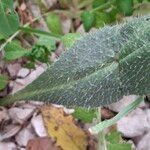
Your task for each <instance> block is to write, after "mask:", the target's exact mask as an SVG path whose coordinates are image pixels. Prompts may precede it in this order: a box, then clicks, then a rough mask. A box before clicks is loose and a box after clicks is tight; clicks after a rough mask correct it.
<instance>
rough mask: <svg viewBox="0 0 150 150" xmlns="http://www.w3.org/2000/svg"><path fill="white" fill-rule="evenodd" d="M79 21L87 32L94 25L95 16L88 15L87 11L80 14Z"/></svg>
mask: <svg viewBox="0 0 150 150" xmlns="http://www.w3.org/2000/svg"><path fill="white" fill-rule="evenodd" d="M81 20H82V22H83V26H84V28H85V31H89V30H90V29H91V27H93V26H94V24H95V16H94V14H93V13H90V12H89V11H84V12H83V13H82V14H81Z"/></svg>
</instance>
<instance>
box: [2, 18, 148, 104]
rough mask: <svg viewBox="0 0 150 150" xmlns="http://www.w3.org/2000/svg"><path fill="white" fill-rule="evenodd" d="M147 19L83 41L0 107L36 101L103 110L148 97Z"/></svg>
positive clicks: (137, 20) (114, 27) (83, 38)
mask: <svg viewBox="0 0 150 150" xmlns="http://www.w3.org/2000/svg"><path fill="white" fill-rule="evenodd" d="M149 81H150V18H149V16H146V17H141V18H134V19H133V20H132V21H129V22H126V23H123V24H120V25H116V26H112V27H110V26H106V27H104V28H102V29H100V30H97V31H95V32H90V33H89V34H87V35H85V36H84V37H82V38H81V39H80V40H78V41H77V42H75V44H74V45H73V46H72V47H71V48H70V49H69V50H67V51H66V52H65V53H64V54H63V55H62V56H61V58H60V59H59V60H58V61H57V62H56V63H55V64H53V65H52V66H51V67H50V68H49V69H48V70H47V71H46V72H45V73H43V74H42V75H41V76H40V77H39V78H38V79H37V80H35V81H34V82H33V83H32V84H30V85H29V86H27V87H26V88H25V89H23V90H22V91H20V92H18V93H16V94H15V95H13V96H9V97H7V98H6V99H4V100H2V101H1V104H3V105H4V104H9V103H12V102H14V101H18V100H38V101H46V102H51V103H57V104H63V105H78V106H85V107H88V106H91V107H95V106H103V105H107V104H110V103H113V102H116V101H118V100H119V99H120V98H122V96H123V95H128V94H140V95H144V94H149V91H150V82H149Z"/></svg>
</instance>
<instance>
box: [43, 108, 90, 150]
mask: <svg viewBox="0 0 150 150" xmlns="http://www.w3.org/2000/svg"><path fill="white" fill-rule="evenodd" d="M41 111H42V115H43V120H44V123H45V126H46V128H47V132H48V134H49V136H50V137H52V138H54V139H56V144H57V145H58V146H60V147H61V148H62V149H63V150H86V147H87V136H86V134H85V132H84V131H83V130H81V128H79V127H78V126H76V125H75V122H74V119H73V117H72V116H71V115H66V114H65V113H64V111H63V108H56V107H53V106H44V107H43V108H42V109H41Z"/></svg>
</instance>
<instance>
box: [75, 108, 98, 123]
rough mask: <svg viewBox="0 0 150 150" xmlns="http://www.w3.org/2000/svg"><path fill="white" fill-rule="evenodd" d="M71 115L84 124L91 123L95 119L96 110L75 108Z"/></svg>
mask: <svg viewBox="0 0 150 150" xmlns="http://www.w3.org/2000/svg"><path fill="white" fill-rule="evenodd" d="M72 115H73V116H74V117H75V118H77V119H80V120H82V121H83V122H85V123H91V122H92V121H93V119H94V118H96V109H87V108H82V107H77V108H75V112H74V113H73V114H72Z"/></svg>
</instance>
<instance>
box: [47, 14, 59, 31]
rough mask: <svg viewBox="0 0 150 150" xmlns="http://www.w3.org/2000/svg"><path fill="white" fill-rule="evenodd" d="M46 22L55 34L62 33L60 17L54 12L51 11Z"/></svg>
mask: <svg viewBox="0 0 150 150" xmlns="http://www.w3.org/2000/svg"><path fill="white" fill-rule="evenodd" d="M46 22H47V25H48V28H49V30H50V31H51V32H52V33H55V34H62V25H61V20H60V17H59V16H58V15H56V14H54V13H49V14H48V15H47V16H46Z"/></svg>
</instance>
